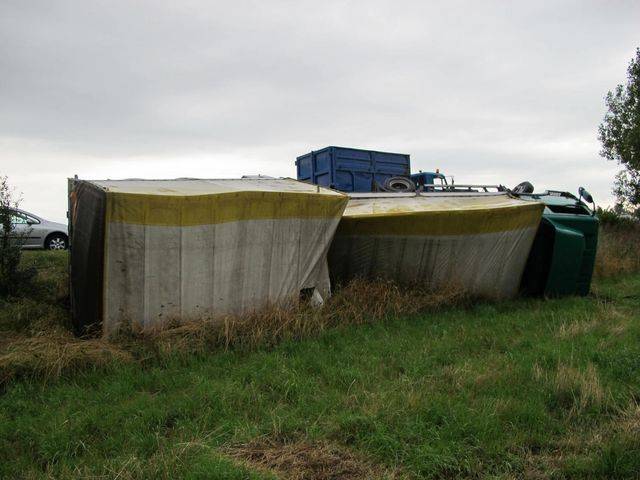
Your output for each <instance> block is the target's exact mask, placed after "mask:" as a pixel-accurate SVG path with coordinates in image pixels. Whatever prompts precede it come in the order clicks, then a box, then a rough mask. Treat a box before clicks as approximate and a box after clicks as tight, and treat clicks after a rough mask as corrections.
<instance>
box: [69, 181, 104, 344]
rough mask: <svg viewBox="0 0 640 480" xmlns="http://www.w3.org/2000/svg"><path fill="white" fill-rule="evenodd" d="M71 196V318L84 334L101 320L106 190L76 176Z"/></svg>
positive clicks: (77, 332)
mask: <svg viewBox="0 0 640 480" xmlns="http://www.w3.org/2000/svg"><path fill="white" fill-rule="evenodd" d="M69 200H70V201H69V205H70V210H69V217H70V223H71V225H72V229H71V232H70V233H71V239H70V272H69V274H70V279H71V290H70V295H71V306H72V320H73V326H74V330H75V332H76V334H78V335H82V334H85V333H87V332H88V331H89V329H90V327H91V326H92V325H97V324H99V323H100V322H101V321H102V302H103V265H104V263H103V261H104V226H105V205H106V194H105V192H104V191H103V190H102V189H100V188H97V187H95V186H94V185H92V184H91V183H89V182H85V181H78V180H75V181H73V189H72V191H71V194H70V199H69Z"/></svg>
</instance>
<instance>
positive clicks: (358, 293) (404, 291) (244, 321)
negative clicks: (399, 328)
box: [0, 280, 466, 386]
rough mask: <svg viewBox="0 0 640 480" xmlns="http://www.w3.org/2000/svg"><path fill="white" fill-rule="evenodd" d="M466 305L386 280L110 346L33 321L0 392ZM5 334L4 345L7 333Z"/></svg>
mask: <svg viewBox="0 0 640 480" xmlns="http://www.w3.org/2000/svg"><path fill="white" fill-rule="evenodd" d="M464 301H466V296H465V295H464V294H463V293H462V292H461V291H460V290H459V289H457V288H448V289H446V290H442V291H439V292H432V291H426V290H424V289H419V288H417V287H416V288H410V287H408V288H401V287H398V286H397V285H395V284H394V283H392V282H389V281H365V280H355V281H353V282H351V283H350V284H349V285H347V286H346V287H345V288H342V289H340V290H338V291H337V292H336V294H335V295H334V296H333V297H332V298H331V299H329V301H328V302H327V303H325V304H324V305H323V306H321V307H312V306H310V305H308V304H306V303H301V302H290V303H289V304H284V305H278V306H275V305H272V306H268V307H266V308H263V309H261V310H257V311H255V312H251V313H248V314H246V315H242V316H218V317H210V318H206V317H201V318H197V319H182V320H178V319H175V320H174V321H172V322H170V323H169V324H168V325H167V326H166V328H164V329H162V330H155V331H142V330H138V329H136V328H131V326H127V327H125V328H123V329H122V330H121V331H120V332H119V333H118V334H116V335H114V336H112V338H110V339H109V340H107V339H78V338H76V337H74V336H73V335H72V334H71V333H70V332H69V331H68V330H66V329H64V328H63V327H61V326H59V325H54V324H48V323H47V324H41V323H38V322H34V324H36V325H38V326H39V328H40V329H39V330H38V331H34V330H33V329H31V330H30V331H28V332H24V333H18V332H15V335H13V334H12V335H11V339H10V341H9V340H6V341H3V342H2V343H1V344H0V386H1V385H3V384H6V383H7V382H9V381H10V380H12V379H14V378H16V377H36V378H45V379H48V378H56V377H59V376H60V375H62V374H64V373H67V372H72V371H74V370H83V369H86V368H91V367H103V366H106V365H109V364H112V363H114V362H129V361H132V360H134V359H147V358H166V357H168V356H173V355H182V354H192V353H204V352H209V351H215V350H220V349H229V348H235V349H249V350H250V349H254V348H257V347H269V346H272V345H275V344H277V343H279V342H281V341H283V340H287V339H300V338H308V337H312V336H316V335H318V334H320V333H322V332H323V331H325V330H326V329H328V328H337V327H341V326H346V325H358V324H364V323H372V322H379V321H381V320H383V319H385V318H387V317H391V316H397V315H410V314H415V313H419V312H426V311H429V312H433V311H435V310H437V309H439V308H443V307H445V306H450V305H455V304H460V303H461V302H464ZM3 333H5V339H7V338H8V335H9V334H10V333H11V332H3Z"/></svg>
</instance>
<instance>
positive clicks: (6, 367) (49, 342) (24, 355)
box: [0, 330, 133, 385]
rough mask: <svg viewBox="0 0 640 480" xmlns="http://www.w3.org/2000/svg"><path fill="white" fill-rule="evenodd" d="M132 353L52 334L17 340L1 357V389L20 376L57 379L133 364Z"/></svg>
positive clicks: (21, 337) (69, 336)
mask: <svg viewBox="0 0 640 480" xmlns="http://www.w3.org/2000/svg"><path fill="white" fill-rule="evenodd" d="M132 359H133V356H132V355H131V353H129V352H127V351H125V350H123V349H121V348H119V347H118V346H116V345H112V344H110V343H109V342H106V341H104V340H94V339H92V340H82V339H78V338H76V337H74V336H73V335H72V334H71V333H69V332H65V331H60V330H51V331H45V332H42V333H41V334H40V335H36V336H30V337H29V336H15V337H13V338H12V341H11V342H8V343H7V344H6V347H5V349H4V350H3V351H2V352H1V354H0V385H3V384H6V383H8V382H9V381H10V380H12V379H13V378H16V377H20V376H29V377H36V378H41V379H45V380H46V379H49V378H57V377H59V376H60V375H62V374H63V373H65V372H71V371H75V370H79V369H86V368H90V367H100V366H105V365H108V364H110V363H113V362H114V361H130V360H132Z"/></svg>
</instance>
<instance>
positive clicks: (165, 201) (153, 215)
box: [106, 191, 348, 227]
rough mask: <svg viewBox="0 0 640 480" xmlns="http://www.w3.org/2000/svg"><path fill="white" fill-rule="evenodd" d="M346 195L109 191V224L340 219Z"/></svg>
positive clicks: (159, 224)
mask: <svg viewBox="0 0 640 480" xmlns="http://www.w3.org/2000/svg"><path fill="white" fill-rule="evenodd" d="M347 201H348V197H347V196H346V195H318V194H313V193H297V192H269V191H265V192H255V191H254V192H230V193H217V194H212V195H186V196H177V195H172V196H163V195H147V194H135V193H116V192H107V207H106V208H107V211H106V221H107V222H116V223H129V224H136V225H157V226H182V227H186V226H196V225H212V224H218V223H227V222H236V221H241V220H278V219H287V218H303V219H312V218H336V217H340V216H341V215H342V213H343V211H344V209H345V207H346V205H347Z"/></svg>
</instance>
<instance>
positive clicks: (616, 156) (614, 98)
mask: <svg viewBox="0 0 640 480" xmlns="http://www.w3.org/2000/svg"><path fill="white" fill-rule="evenodd" d="M605 103H606V105H607V110H608V111H607V113H606V115H605V117H604V120H603V122H602V123H601V124H600V128H599V135H598V136H599V139H600V141H601V142H602V150H601V152H600V155H602V156H603V157H604V158H606V159H608V160H615V161H617V162H618V163H619V164H620V165H622V166H624V170H622V171H621V172H620V173H619V174H618V175H617V176H616V181H615V184H614V190H613V191H614V193H615V194H616V196H617V197H618V198H619V199H620V200H621V201H623V202H626V203H628V204H630V205H632V206H638V205H640V48H639V49H637V50H636V56H635V58H633V59H632V60H631V63H630V64H629V67H628V69H627V84H626V85H618V86H617V87H616V89H615V90H614V91H613V92H609V93H608V94H607V96H606V97H605Z"/></svg>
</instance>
